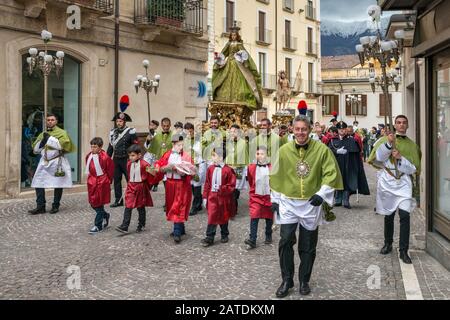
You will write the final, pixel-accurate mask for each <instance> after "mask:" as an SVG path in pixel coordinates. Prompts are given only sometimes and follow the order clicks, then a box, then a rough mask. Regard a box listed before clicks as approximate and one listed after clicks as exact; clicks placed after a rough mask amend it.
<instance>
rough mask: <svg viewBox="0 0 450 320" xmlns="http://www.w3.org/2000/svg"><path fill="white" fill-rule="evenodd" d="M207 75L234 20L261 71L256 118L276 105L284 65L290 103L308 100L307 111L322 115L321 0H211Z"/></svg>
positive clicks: (316, 116)
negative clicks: (260, 106)
mask: <svg viewBox="0 0 450 320" xmlns="http://www.w3.org/2000/svg"><path fill="white" fill-rule="evenodd" d="M208 8H209V17H208V25H209V30H210V31H209V37H210V48H209V66H208V71H209V80H211V76H212V69H213V65H214V53H215V52H221V50H222V49H223V47H224V46H225V44H226V43H227V41H228V37H229V29H230V27H232V26H233V25H234V24H236V25H237V26H239V27H240V28H241V30H240V34H241V37H242V40H243V42H244V46H245V48H246V49H247V51H248V52H249V54H250V55H251V56H252V58H253V60H254V61H255V63H256V66H257V67H258V70H259V72H260V73H261V78H262V88H263V95H264V102H263V110H260V111H259V112H256V113H255V118H254V119H253V120H254V121H255V122H257V121H259V120H260V119H262V118H264V117H271V116H272V115H273V114H274V113H275V112H276V108H277V104H276V90H277V80H278V79H277V74H278V72H279V71H281V70H284V71H286V73H287V78H288V79H289V81H290V86H291V89H292V97H291V99H290V100H289V103H288V104H287V105H286V108H290V109H296V108H297V104H298V102H299V101H300V100H305V101H306V102H307V104H308V109H309V116H310V117H311V118H313V119H315V120H320V119H321V117H322V114H321V112H320V108H319V106H320V102H319V97H320V94H319V92H320V88H319V87H318V83H320V80H321V78H320V71H321V70H320V1H319V0H312V1H311V0H308V1H306V0H239V1H237V0H209V6H208Z"/></svg>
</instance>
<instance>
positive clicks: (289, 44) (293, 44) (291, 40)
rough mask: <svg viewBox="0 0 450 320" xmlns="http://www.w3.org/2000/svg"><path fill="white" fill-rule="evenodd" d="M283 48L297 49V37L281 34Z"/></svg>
mask: <svg viewBox="0 0 450 320" xmlns="http://www.w3.org/2000/svg"><path fill="white" fill-rule="evenodd" d="M283 49H284V50H287V51H296V50H297V38H296V37H289V36H287V35H283Z"/></svg>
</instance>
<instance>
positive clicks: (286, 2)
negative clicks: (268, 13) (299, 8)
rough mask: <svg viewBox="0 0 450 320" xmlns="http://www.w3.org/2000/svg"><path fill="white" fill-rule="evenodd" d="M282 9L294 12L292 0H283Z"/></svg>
mask: <svg viewBox="0 0 450 320" xmlns="http://www.w3.org/2000/svg"><path fill="white" fill-rule="evenodd" d="M283 9H284V10H287V11H290V12H294V9H295V8H294V0H283Z"/></svg>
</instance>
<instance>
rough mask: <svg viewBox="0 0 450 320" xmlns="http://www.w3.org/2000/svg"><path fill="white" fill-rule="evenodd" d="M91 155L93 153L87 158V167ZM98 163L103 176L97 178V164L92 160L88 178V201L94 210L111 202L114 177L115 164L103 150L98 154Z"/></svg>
mask: <svg viewBox="0 0 450 320" xmlns="http://www.w3.org/2000/svg"><path fill="white" fill-rule="evenodd" d="M90 155H91V152H89V153H88V155H87V156H86V159H85V160H86V165H87V161H88V159H89V156H90ZM98 161H99V163H100V167H101V168H102V171H103V175H101V176H98V177H97V172H96V171H95V164H94V161H93V160H92V161H91V163H90V164H89V175H88V178H87V189H88V199H89V204H90V205H91V206H92V207H93V208H98V207H101V206H103V205H105V204H109V203H110V202H111V182H112V181H113V176H114V162H113V161H112V160H111V158H110V157H109V156H108V154H107V153H106V152H105V151H104V150H101V151H100V153H99V154H98Z"/></svg>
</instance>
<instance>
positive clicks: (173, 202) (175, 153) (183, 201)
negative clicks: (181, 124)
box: [155, 134, 196, 243]
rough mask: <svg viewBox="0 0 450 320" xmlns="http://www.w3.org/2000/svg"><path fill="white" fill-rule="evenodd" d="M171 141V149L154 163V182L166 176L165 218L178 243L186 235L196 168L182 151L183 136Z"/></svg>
mask: <svg viewBox="0 0 450 320" xmlns="http://www.w3.org/2000/svg"><path fill="white" fill-rule="evenodd" d="M171 140H172V149H171V150H169V151H167V152H166V153H164V155H163V156H162V157H161V159H159V160H158V161H157V162H156V163H155V170H156V174H155V180H156V183H158V182H159V181H161V180H162V179H163V178H164V174H165V175H166V178H167V180H166V187H165V188H166V218H167V221H172V222H173V232H172V233H171V236H173V240H174V241H175V243H180V242H181V236H182V235H185V234H186V231H185V226H184V223H185V222H186V221H187V220H188V217H189V210H190V208H191V201H192V192H191V178H192V176H193V175H195V174H196V168H195V166H194V164H193V162H192V158H191V156H190V155H189V152H184V151H183V145H184V143H183V136H182V135H181V134H174V135H172V139H171Z"/></svg>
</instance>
